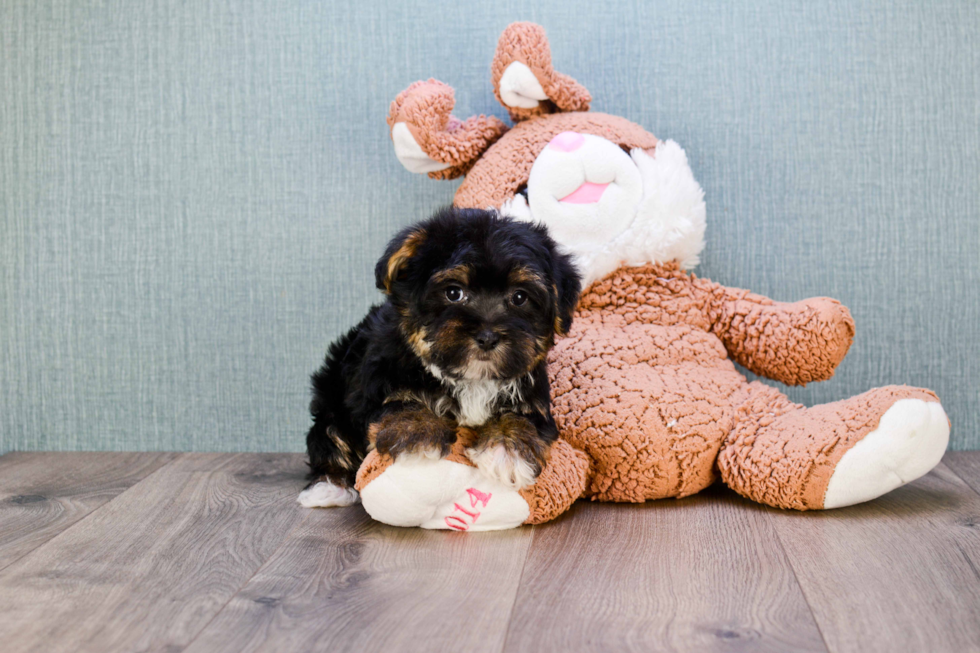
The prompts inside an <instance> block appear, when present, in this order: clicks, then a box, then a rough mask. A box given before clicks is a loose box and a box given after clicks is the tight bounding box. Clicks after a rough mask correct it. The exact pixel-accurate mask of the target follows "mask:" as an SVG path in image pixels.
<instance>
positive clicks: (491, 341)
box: [476, 329, 500, 351]
mask: <svg viewBox="0 0 980 653" xmlns="http://www.w3.org/2000/svg"><path fill="white" fill-rule="evenodd" d="M498 342H500V336H499V335H498V334H496V333H494V332H493V331H491V330H490V329H484V330H483V331H481V332H480V333H478V334H476V344H478V345H479V346H480V349H482V350H483V351H490V350H491V349H493V348H494V347H496V346H497V343H498Z"/></svg>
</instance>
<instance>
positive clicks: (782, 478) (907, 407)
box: [718, 383, 949, 510]
mask: <svg viewBox="0 0 980 653" xmlns="http://www.w3.org/2000/svg"><path fill="white" fill-rule="evenodd" d="M743 399H744V401H743V402H742V403H741V405H740V406H739V408H738V413H737V416H736V423H735V427H734V429H733V430H732V433H731V434H730V435H729V436H728V438H727V439H726V440H725V443H724V445H722V449H721V451H720V453H719V456H718V468H719V471H720V472H721V477H722V480H723V481H724V482H725V483H726V484H727V485H728V486H729V487H731V488H732V489H734V490H735V491H736V492H738V493H739V494H741V495H743V496H745V497H748V498H750V499H752V500H754V501H758V502H760V503H765V504H768V505H770V506H775V507H777V508H795V509H797V510H815V509H821V508H838V507H842V506H847V505H852V504H855V503H861V502H862V501H869V500H871V499H874V498H876V497H879V496H881V495H882V494H885V493H886V492H889V491H891V490H893V489H895V488H897V487H899V486H901V485H904V484H905V483H908V482H909V481H913V480H915V479H916V478H919V477H920V476H922V475H923V474H925V473H927V472H928V471H929V470H930V469H932V468H933V467H935V465H936V464H937V463H938V462H939V460H940V458H942V455H943V452H945V450H946V444H947V443H948V441H949V421H948V420H947V418H946V413H945V412H943V409H942V406H941V405H940V404H939V399H938V397H936V395H935V394H933V393H932V392H930V391H928V390H923V389H919V388H911V387H908V386H888V387H884V388H876V389H874V390H869V391H868V392H865V393H863V394H860V395H857V396H855V397H851V398H849V399H844V400H842V401H838V402H834V403H830V404H823V405H820V406H813V407H812V408H805V407H803V406H800V405H799V404H794V403H792V402H790V401H789V399H787V398H786V397H785V395H783V394H782V393H781V392H779V391H778V390H776V389H774V388H770V387H769V386H766V385H763V384H761V383H751V384H749V386H748V387H747V390H746V393H745V395H744V397H743Z"/></svg>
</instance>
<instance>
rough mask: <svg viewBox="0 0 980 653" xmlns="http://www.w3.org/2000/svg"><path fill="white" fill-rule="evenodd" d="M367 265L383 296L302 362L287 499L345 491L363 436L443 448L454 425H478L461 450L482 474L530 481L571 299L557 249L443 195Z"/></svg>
mask: <svg viewBox="0 0 980 653" xmlns="http://www.w3.org/2000/svg"><path fill="white" fill-rule="evenodd" d="M375 278H376V283H377V286H378V288H379V289H381V290H383V291H384V293H385V294H386V295H387V298H386V301H385V302H384V303H383V304H380V305H378V306H375V307H374V308H372V309H371V311H370V312H369V313H368V315H367V317H365V318H364V320H363V321H362V322H361V323H360V324H358V325H357V326H356V327H354V328H353V329H352V330H351V331H350V332H349V333H348V334H347V335H345V336H343V337H342V338H340V339H339V340H338V341H337V342H335V343H334V344H333V345H331V347H330V350H329V352H328V353H327V357H326V361H325V362H324V364H323V366H322V367H321V368H320V370H319V371H318V372H316V373H315V374H314V375H313V401H312V403H311V404H310V411H311V412H312V414H313V427H312V428H311V429H310V432H309V434H308V435H307V437H306V445H307V451H308V453H309V457H310V484H309V485H308V486H307V488H306V489H305V490H304V491H303V492H302V493H301V494H300V499H299V500H300V503H302V504H303V505H304V506H309V507H313V506H321V507H325V506H336V505H348V504H350V503H354V502H355V501H357V492H356V491H355V490H354V476H355V474H356V472H357V468H358V467H359V466H360V464H361V461H362V460H363V458H364V456H365V454H366V453H367V452H368V451H369V450H370V449H371V448H372V447H376V448H377V449H378V451H379V452H381V453H385V454H389V455H392V456H398V455H423V456H429V457H440V456H445V455H446V454H448V453H449V449H450V447H451V446H452V444H453V443H454V442H455V440H456V427H457V426H458V425H462V426H468V427H472V428H474V429H475V430H476V431H477V433H478V435H479V437H478V439H477V441H476V443H475V444H474V445H472V447H471V448H470V449H469V450H468V455H469V456H470V459H471V460H472V461H473V462H474V464H476V465H477V467H479V468H480V469H481V470H482V471H483V472H484V473H485V474H487V475H488V476H491V477H493V478H496V479H499V480H501V481H503V482H505V483H508V484H510V485H513V486H515V487H524V486H527V485H530V484H531V483H533V482H534V480H535V478H536V477H537V475H538V474H539V473H540V472H541V469H542V467H543V465H544V463H545V461H546V459H547V455H548V450H549V447H550V445H551V443H552V442H553V441H554V440H555V437H556V436H557V429H556V427H555V422H554V419H552V417H551V399H550V395H549V388H548V374H547V370H546V363H545V358H546V356H547V353H548V350H549V349H550V348H551V346H552V344H553V343H554V336H555V334H556V333H557V334H563V333H566V332H567V331H568V328H569V326H570V325H571V321H572V311H573V310H574V308H575V305H576V303H577V301H578V296H579V291H580V281H579V277H578V274H577V273H576V271H575V268H574V267H573V265H572V264H571V261H570V259H569V258H568V257H567V256H565V255H564V254H561V253H559V252H558V250H557V247H556V245H555V243H554V241H552V240H551V238H550V237H548V234H547V231H546V229H545V228H544V227H542V226H538V225H532V224H528V223H525V222H518V221H514V220H511V219H509V218H503V217H500V216H498V215H497V213H495V212H493V211H481V210H476V209H445V210H442V211H440V212H439V213H437V214H436V215H435V216H433V217H432V218H430V219H428V220H426V221H424V222H421V223H419V224H417V225H415V226H413V227H409V228H408V229H405V230H404V231H402V232H401V233H400V234H398V236H396V237H395V238H394V239H393V240H392V241H391V243H390V244H389V245H388V249H387V251H386V252H385V254H384V256H383V257H382V258H381V260H380V261H378V265H377V267H376V269H375Z"/></svg>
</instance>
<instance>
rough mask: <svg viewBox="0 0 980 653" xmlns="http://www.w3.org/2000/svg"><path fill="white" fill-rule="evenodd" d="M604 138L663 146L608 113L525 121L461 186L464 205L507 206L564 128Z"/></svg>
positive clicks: (459, 203)
mask: <svg viewBox="0 0 980 653" xmlns="http://www.w3.org/2000/svg"><path fill="white" fill-rule="evenodd" d="M565 131H573V132H578V133H580V134H592V135H594V136H602V137H603V138H605V139H608V140H610V141H612V142H613V143H615V144H617V145H619V146H621V147H625V148H627V149H632V148H634V147H638V148H641V149H644V150H645V149H649V148H654V147H656V146H657V139H656V137H655V136H654V135H653V134H651V133H650V132H648V131H646V130H645V129H643V128H642V127H640V126H639V125H637V124H636V123H633V122H630V121H629V120H626V119H625V118H620V117H618V116H610V115H607V114H604V113H557V114H552V115H548V116H540V117H537V118H532V119H530V120H525V121H524V122H520V123H518V124H517V125H515V126H514V128H513V129H511V130H510V131H509V132H507V133H506V134H504V136H503V137H502V138H501V139H500V140H499V141H497V142H496V143H494V144H493V145H492V146H490V149H489V150H487V152H486V154H484V155H483V156H482V157H481V158H480V161H479V163H477V164H476V165H475V166H473V168H472V169H471V170H470V171H469V173H468V174H467V175H466V178H465V179H464V180H463V183H462V184H461V185H460V187H459V188H458V189H457V190H456V196H455V197H454V198H453V204H455V205H456V206H458V207H461V208H480V209H482V208H486V207H488V206H498V207H499V206H501V205H502V204H503V203H504V202H506V201H507V200H509V199H511V198H513V197H514V194H515V193H516V192H517V191H518V190H519V189H520V188H521V186H524V185H525V184H526V183H527V178H528V175H529V174H530V173H531V166H533V165H534V159H535V158H536V157H537V156H538V154H540V153H541V150H543V149H544V148H545V146H547V145H548V143H549V142H550V141H551V139H552V138H554V137H555V136H556V135H558V134H560V133H561V132H565Z"/></svg>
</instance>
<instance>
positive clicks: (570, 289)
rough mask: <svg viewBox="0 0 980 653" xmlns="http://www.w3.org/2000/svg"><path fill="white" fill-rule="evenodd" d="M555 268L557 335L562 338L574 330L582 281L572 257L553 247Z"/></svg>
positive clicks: (553, 273)
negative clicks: (573, 317) (573, 322)
mask: <svg viewBox="0 0 980 653" xmlns="http://www.w3.org/2000/svg"><path fill="white" fill-rule="evenodd" d="M552 251H553V252H554V268H553V270H552V275H553V278H554V280H555V288H554V295H555V333H557V334H558V335H560V336H563V335H565V334H566V333H568V330H569V329H571V328H572V314H573V313H574V312H575V308H576V307H577V306H578V298H579V295H580V294H581V292H582V279H581V277H580V276H579V273H578V270H577V269H576V268H575V264H574V263H572V257H571V256H568V255H567V254H562V253H561V252H559V251H558V248H557V246H553V249H552Z"/></svg>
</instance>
